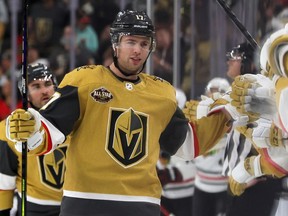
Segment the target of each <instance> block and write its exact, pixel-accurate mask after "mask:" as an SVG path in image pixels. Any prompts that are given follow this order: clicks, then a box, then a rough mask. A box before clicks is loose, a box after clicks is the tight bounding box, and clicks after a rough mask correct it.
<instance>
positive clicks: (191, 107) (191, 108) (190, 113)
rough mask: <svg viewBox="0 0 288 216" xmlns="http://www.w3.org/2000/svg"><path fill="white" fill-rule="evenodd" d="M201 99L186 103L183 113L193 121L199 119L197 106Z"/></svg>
mask: <svg viewBox="0 0 288 216" xmlns="http://www.w3.org/2000/svg"><path fill="white" fill-rule="evenodd" d="M198 104H199V101H197V100H190V101H187V102H186V103H185V107H184V108H183V113H184V115H185V117H186V118H187V119H188V120H189V121H190V122H191V121H195V120H196V119H197V106H198Z"/></svg>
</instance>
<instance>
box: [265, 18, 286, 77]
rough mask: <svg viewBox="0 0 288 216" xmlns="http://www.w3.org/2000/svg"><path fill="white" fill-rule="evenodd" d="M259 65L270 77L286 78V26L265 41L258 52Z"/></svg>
mask: <svg viewBox="0 0 288 216" xmlns="http://www.w3.org/2000/svg"><path fill="white" fill-rule="evenodd" d="M260 65H261V69H262V70H264V71H266V72H267V73H268V74H270V75H271V73H273V74H277V75H279V76H281V77H288V24H286V25H285V27H284V28H282V29H280V30H278V31H276V32H274V33H273V34H271V36H270V37H269V38H268V39H267V40H266V41H265V43H264V45H263V47H262V49H261V52H260ZM270 75H269V76H270Z"/></svg>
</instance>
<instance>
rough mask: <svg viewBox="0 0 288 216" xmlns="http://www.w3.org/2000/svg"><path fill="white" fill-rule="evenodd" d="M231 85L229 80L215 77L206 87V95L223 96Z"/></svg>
mask: <svg viewBox="0 0 288 216" xmlns="http://www.w3.org/2000/svg"><path fill="white" fill-rule="evenodd" d="M229 87H230V84H229V82H228V80H227V79H225V78H221V77H215V78H213V79H211V80H210V81H209V82H208V84H207V86H206V94H211V93H214V92H219V93H221V94H223V93H225V92H227V91H228V89H229Z"/></svg>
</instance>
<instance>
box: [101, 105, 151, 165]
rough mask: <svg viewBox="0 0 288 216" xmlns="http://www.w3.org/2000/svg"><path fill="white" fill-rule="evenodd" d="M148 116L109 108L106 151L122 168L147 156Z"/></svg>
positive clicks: (129, 110)
mask: <svg viewBox="0 0 288 216" xmlns="http://www.w3.org/2000/svg"><path fill="white" fill-rule="evenodd" d="M147 125H148V116H147V115H145V114H143V113H140V112H136V111H134V110H133V109H132V108H130V109H128V110H119V109H113V108H112V109H111V110H110V120H109V124H108V131H109V137H108V139H107V144H106V151H107V152H108V154H109V155H110V156H111V157H112V158H113V159H114V160H115V161H116V162H117V163H118V164H120V165H121V166H123V167H124V168H128V167H131V166H133V165H135V164H137V163H139V162H140V161H141V160H143V159H144V158H145V157H146V156H147V152H148V150H147V148H148V146H147V143H146V142H147Z"/></svg>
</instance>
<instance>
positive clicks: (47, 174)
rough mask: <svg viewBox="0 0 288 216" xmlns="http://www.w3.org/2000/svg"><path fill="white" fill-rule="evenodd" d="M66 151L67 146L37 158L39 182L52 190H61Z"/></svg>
mask: <svg viewBox="0 0 288 216" xmlns="http://www.w3.org/2000/svg"><path fill="white" fill-rule="evenodd" d="M66 150H67V146H62V147H59V148H57V149H55V150H54V151H53V152H52V153H51V154H47V155H41V156H39V157H38V162H39V167H40V178H41V181H42V183H43V184H45V185H46V186H47V187H50V188H52V189H54V190H61V189H62V186H63V183H64V173H65V169H66V168H65V163H64V161H65V157H66Z"/></svg>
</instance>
